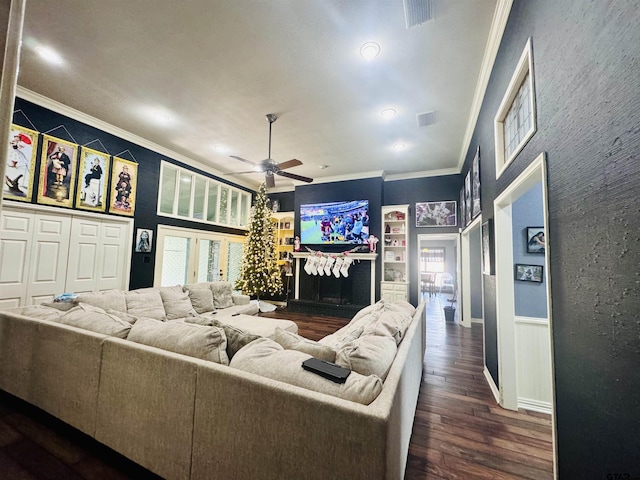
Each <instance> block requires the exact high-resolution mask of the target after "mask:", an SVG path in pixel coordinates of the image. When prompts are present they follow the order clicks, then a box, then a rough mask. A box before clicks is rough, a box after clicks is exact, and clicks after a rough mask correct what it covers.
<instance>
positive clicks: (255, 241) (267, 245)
mask: <svg viewBox="0 0 640 480" xmlns="http://www.w3.org/2000/svg"><path fill="white" fill-rule="evenodd" d="M272 215H273V212H272V211H271V208H270V207H269V199H268V198H267V187H266V184H264V183H263V184H262V185H260V189H259V190H258V195H257V196H256V199H255V202H254V204H253V209H252V214H251V218H250V220H249V233H248V235H247V239H246V241H245V243H244V250H243V256H242V266H241V267H240V275H239V277H238V280H236V284H235V288H236V289H237V290H240V291H242V293H244V294H245V295H256V296H257V297H258V301H259V300H260V296H261V295H265V294H271V295H275V294H278V293H280V292H281V291H282V278H281V277H280V267H279V266H278V258H277V252H276V242H275V225H274V223H273V222H272V221H271V216H272ZM258 303H259V302H258Z"/></svg>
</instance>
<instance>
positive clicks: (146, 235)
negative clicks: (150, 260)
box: [134, 228, 153, 253]
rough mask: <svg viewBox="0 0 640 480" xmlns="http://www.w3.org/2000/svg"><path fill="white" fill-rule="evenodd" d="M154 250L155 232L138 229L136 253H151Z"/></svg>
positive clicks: (147, 229)
mask: <svg viewBox="0 0 640 480" xmlns="http://www.w3.org/2000/svg"><path fill="white" fill-rule="evenodd" d="M152 248H153V230H151V229H149V228H138V229H136V246H135V248H134V251H135V252H136V253H150V252H151V250H152Z"/></svg>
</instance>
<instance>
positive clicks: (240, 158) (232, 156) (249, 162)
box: [229, 155, 256, 166]
mask: <svg viewBox="0 0 640 480" xmlns="http://www.w3.org/2000/svg"><path fill="white" fill-rule="evenodd" d="M229 156H230V157H231V158H235V159H236V160H240V161H241V162H244V163H248V164H249V165H253V166H255V165H256V164H255V163H253V162H252V161H250V160H245V159H244V158H242V157H236V156H235V155H229Z"/></svg>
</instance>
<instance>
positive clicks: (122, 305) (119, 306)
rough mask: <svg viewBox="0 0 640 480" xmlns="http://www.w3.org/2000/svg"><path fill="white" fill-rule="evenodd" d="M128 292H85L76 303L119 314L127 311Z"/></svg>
mask: <svg viewBox="0 0 640 480" xmlns="http://www.w3.org/2000/svg"><path fill="white" fill-rule="evenodd" d="M125 294H126V292H125V291H124V290H105V291H101V292H85V293H79V294H78V297H77V298H76V303H80V302H82V303H85V304H88V305H93V306H94V307H98V308H101V309H102V310H107V308H111V309H113V310H117V311H119V312H126V311H127V301H126V299H125Z"/></svg>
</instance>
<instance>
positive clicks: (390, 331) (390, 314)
mask: <svg viewBox="0 0 640 480" xmlns="http://www.w3.org/2000/svg"><path fill="white" fill-rule="evenodd" d="M410 322H411V317H410V316H408V315H407V314H406V313H404V311H393V310H386V309H385V310H384V311H383V312H381V313H380V315H379V316H378V317H377V319H376V321H375V322H372V323H370V324H369V325H366V326H365V327H364V331H363V333H362V334H363V335H382V336H390V337H393V339H394V340H395V341H396V345H399V344H400V342H401V341H402V338H403V337H404V333H405V332H406V330H407V327H408V326H409V323H410Z"/></svg>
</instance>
